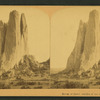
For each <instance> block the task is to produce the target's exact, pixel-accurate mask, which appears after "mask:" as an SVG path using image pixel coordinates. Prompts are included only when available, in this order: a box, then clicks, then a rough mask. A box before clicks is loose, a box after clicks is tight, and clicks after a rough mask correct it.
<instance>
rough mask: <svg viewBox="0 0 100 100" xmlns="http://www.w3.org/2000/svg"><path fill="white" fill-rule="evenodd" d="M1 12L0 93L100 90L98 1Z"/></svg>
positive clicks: (72, 93)
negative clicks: (87, 3)
mask: <svg viewBox="0 0 100 100" xmlns="http://www.w3.org/2000/svg"><path fill="white" fill-rule="evenodd" d="M0 13H1V15H0V93H1V94H0V96H5V95H6V96H12V95H13V96H87V95H92V96H95V95H96V96H100V92H99V89H100V6H0Z"/></svg>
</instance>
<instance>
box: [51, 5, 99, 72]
mask: <svg viewBox="0 0 100 100" xmlns="http://www.w3.org/2000/svg"><path fill="white" fill-rule="evenodd" d="M93 9H97V10H98V11H99V12H100V7H86V6H83V7H82V6H81V7H80V6H79V7H78V6H76V7H75V6H73V7H69V8H64V9H61V10H58V11H56V12H55V13H54V14H53V15H52V17H51V72H52V73H54V72H57V71H61V70H63V69H65V68H66V64H67V60H68V57H69V56H70V54H71V52H72V50H73V48H74V46H75V42H76V37H77V31H78V27H79V22H80V20H81V19H82V21H84V22H87V21H88V18H89V12H90V11H91V10H93Z"/></svg>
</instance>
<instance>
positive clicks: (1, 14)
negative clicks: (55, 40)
mask: <svg viewBox="0 0 100 100" xmlns="http://www.w3.org/2000/svg"><path fill="white" fill-rule="evenodd" d="M12 10H17V11H18V12H19V14H21V13H25V16H26V21H27V26H28V44H29V53H30V54H32V55H34V56H35V58H36V60H38V61H39V62H42V61H45V60H47V59H48V58H49V57H50V56H49V49H50V48H49V46H50V44H49V43H50V38H49V37H50V20H49V17H48V14H46V13H45V12H44V11H42V10H40V9H37V8H33V7H28V6H26V7H20V6H18V7H16V6H6V7H5V6H4V7H3V6H0V20H2V21H3V22H8V19H9V13H10V12H11V11H12Z"/></svg>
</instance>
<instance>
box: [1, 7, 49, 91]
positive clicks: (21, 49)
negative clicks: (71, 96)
mask: <svg viewBox="0 0 100 100" xmlns="http://www.w3.org/2000/svg"><path fill="white" fill-rule="evenodd" d="M0 12H1V13H2V14H1V15H0V89H49V88H50V82H49V80H50V27H49V26H50V20H49V16H48V15H47V14H46V13H45V12H43V11H41V10H40V9H35V8H34V9H33V7H32V6H1V7H0Z"/></svg>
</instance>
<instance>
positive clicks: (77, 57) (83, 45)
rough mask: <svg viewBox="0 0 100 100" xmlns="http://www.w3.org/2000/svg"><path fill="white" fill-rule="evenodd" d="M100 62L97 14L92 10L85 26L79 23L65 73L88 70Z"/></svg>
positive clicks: (99, 36) (99, 30)
mask: <svg viewBox="0 0 100 100" xmlns="http://www.w3.org/2000/svg"><path fill="white" fill-rule="evenodd" d="M99 60H100V27H99V13H98V11H96V10H93V11H91V12H90V14H89V20H88V22H87V24H82V22H80V25H79V30H78V35H77V39H76V44H75V47H74V50H73V51H72V53H71V55H70V56H69V58H68V62H67V67H66V70H67V71H69V70H70V71H72V70H76V72H78V70H80V69H84V70H88V69H89V68H92V67H93V65H94V64H95V63H97V62H98V61H99Z"/></svg>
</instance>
